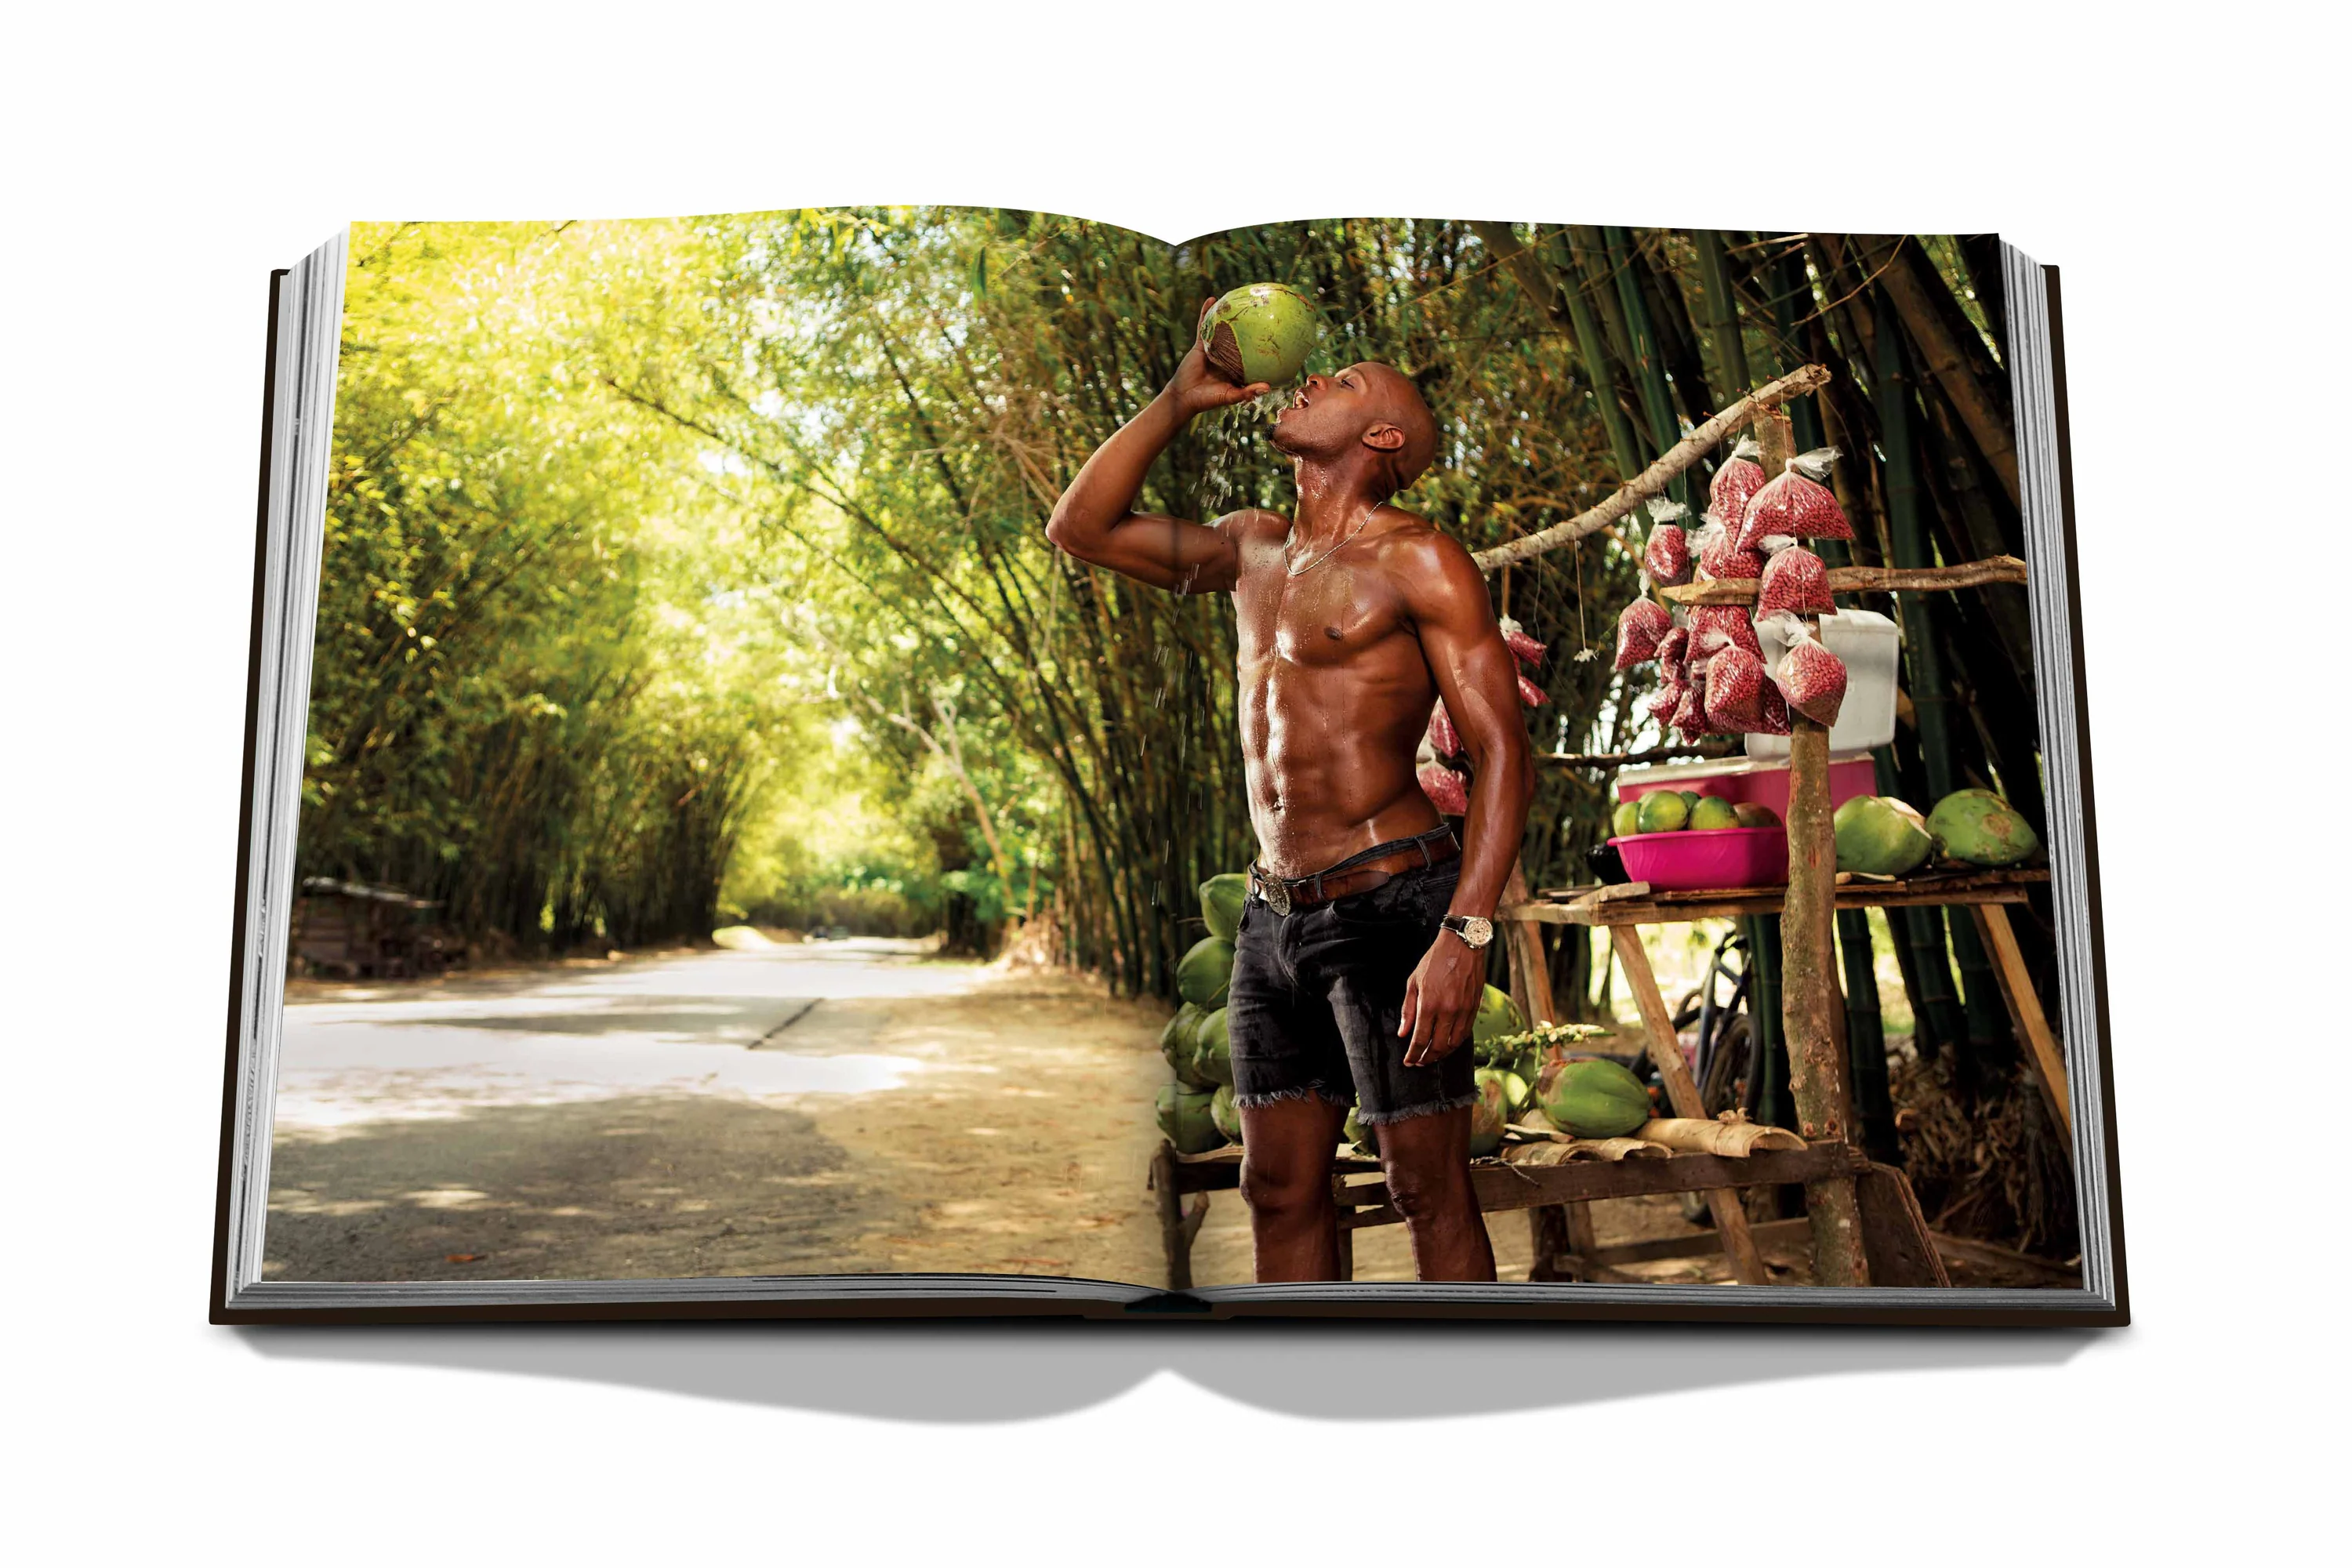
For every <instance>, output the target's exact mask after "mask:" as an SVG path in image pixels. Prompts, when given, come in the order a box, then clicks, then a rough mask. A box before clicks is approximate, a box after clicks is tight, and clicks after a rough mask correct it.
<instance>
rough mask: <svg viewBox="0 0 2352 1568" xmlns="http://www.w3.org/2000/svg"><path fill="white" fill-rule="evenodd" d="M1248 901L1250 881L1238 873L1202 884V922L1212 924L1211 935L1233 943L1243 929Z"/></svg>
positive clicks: (1229, 872)
mask: <svg viewBox="0 0 2352 1568" xmlns="http://www.w3.org/2000/svg"><path fill="white" fill-rule="evenodd" d="M1248 900H1249V878H1248V877H1246V876H1244V875H1243V874H1242V873H1241V872H1239V871H1227V872H1226V873H1224V875H1223V876H1221V877H1212V878H1210V879H1208V880H1207V881H1205V882H1203V883H1202V884H1201V918H1202V920H1204V921H1208V922H1209V934H1210V935H1211V936H1214V937H1223V939H1224V940H1225V941H1227V942H1231V941H1233V940H1234V932H1236V931H1240V930H1241V929H1242V905H1243V904H1244V903H1246V902H1247V901H1248Z"/></svg>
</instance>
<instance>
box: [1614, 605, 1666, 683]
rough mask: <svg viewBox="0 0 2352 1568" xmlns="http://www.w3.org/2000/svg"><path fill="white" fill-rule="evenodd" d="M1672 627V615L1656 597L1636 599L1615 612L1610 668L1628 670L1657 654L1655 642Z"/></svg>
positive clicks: (1656, 643)
mask: <svg viewBox="0 0 2352 1568" xmlns="http://www.w3.org/2000/svg"><path fill="white" fill-rule="evenodd" d="M1674 629H1675V617H1674V616H1673V615H1672V614H1671V613H1669V612H1668V610H1667V609H1666V607H1665V606H1664V605H1661V604H1660V603H1658V601H1656V600H1655V599H1649V598H1643V599H1636V600H1634V601H1633V603H1632V604H1630V605H1626V606H1625V607H1624V609H1623V610H1622V611H1620V612H1619V613H1618V616H1617V662H1616V663H1615V664H1614V665H1613V666H1612V667H1611V668H1615V669H1631V668H1633V666H1635V665H1637V664H1639V663H1641V662H1642V661H1643V659H1645V658H1656V657H1657V652H1658V641H1659V639H1660V638H1661V637H1664V636H1665V635H1666V634H1667V633H1668V632H1671V631H1673V630H1674Z"/></svg>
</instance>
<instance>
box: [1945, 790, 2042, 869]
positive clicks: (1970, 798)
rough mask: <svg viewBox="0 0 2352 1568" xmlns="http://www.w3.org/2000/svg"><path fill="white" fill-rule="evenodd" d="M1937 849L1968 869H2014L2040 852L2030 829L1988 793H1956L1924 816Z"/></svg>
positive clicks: (2012, 810) (2004, 804)
mask: <svg viewBox="0 0 2352 1568" xmlns="http://www.w3.org/2000/svg"><path fill="white" fill-rule="evenodd" d="M1927 831H1928V832H1929V833H1930V834H1932V835H1934V836H1935V840H1936V846H1937V847H1938V848H1940V849H1941V850H1942V851H1943V852H1944V853H1945V854H1947V855H1948V856H1950V857H1951V858H1953V859H1955V860H1960V861H1965V862H1966V863H1968V864H1969V865H1971V866H2014V865H2016V864H2017V863H2018V862H2019V861H2021V860H2027V859H2031V858H2032V857H2034V856H2035V855H2037V854H2039V853H2041V851H2042V840H2041V838H2040V837H2037V836H2036V835H2035V833H2034V831H2033V825H2032V824H2031V823H2029V822H2027V821H2026V820H2025V818H2024V817H2022V816H2019V815H2018V814H2017V810H2016V808H2015V807H2014V806H2012V805H2010V804H2009V802H2007V801H2005V800H2003V799H2001V798H2000V796H1999V795H1995V794H1993V792H1992V791H1990V790H1989V789H1963V790H1955V791H1953V792H1952V793H1951V794H1950V795H1946V796H1945V797H1944V798H1943V799H1941V800H1939V801H1937V803H1936V809H1935V810H1933V811H1931V812H1929V813H1928V814H1927Z"/></svg>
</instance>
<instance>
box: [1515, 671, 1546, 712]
mask: <svg viewBox="0 0 2352 1568" xmlns="http://www.w3.org/2000/svg"><path fill="white" fill-rule="evenodd" d="M1517 679H1518V682H1519V700H1520V701H1521V702H1524V703H1526V704H1527V705H1528V707H1530V708H1540V707H1542V706H1543V705H1544V704H1545V703H1547V702H1549V701H1550V700H1551V699H1550V698H1549V697H1547V696H1545V695H1544V690H1543V688H1542V687H1540V686H1538V685H1537V684H1536V683H1535V682H1534V681H1532V680H1529V679H1528V678H1527V677H1526V676H1524V675H1522V676H1520V677H1518V678H1517Z"/></svg>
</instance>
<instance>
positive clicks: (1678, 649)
mask: <svg viewBox="0 0 2352 1568" xmlns="http://www.w3.org/2000/svg"><path fill="white" fill-rule="evenodd" d="M1686 658H1690V628H1689V627H1688V626H1675V627H1672V628H1670V629H1668V630H1666V631H1664V632H1661V633H1660V634H1658V667H1659V668H1662V669H1664V670H1665V671H1666V672H1667V674H1666V679H1669V680H1672V679H1674V678H1675V671H1677V670H1679V669H1681V668H1682V667H1683V661H1684V660H1685V659H1686Z"/></svg>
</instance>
